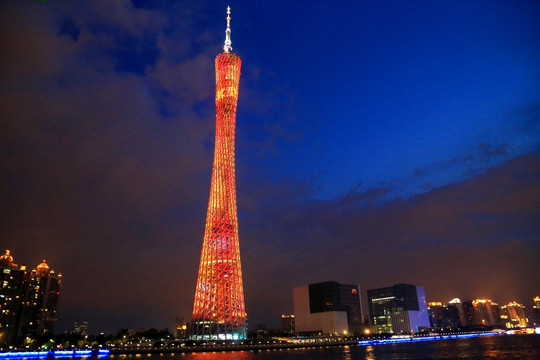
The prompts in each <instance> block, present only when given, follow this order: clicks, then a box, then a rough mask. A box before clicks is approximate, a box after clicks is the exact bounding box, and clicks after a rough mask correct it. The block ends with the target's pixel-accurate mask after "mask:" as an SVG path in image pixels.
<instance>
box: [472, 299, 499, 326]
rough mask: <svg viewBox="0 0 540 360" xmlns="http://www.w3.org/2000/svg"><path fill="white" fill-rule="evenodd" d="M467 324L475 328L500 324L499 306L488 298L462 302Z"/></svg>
mask: <svg viewBox="0 0 540 360" xmlns="http://www.w3.org/2000/svg"><path fill="white" fill-rule="evenodd" d="M463 307H464V310H465V313H466V316H467V324H468V325H469V326H471V327H473V328H474V327H476V328H484V327H487V328H495V327H501V326H502V319H501V308H500V307H499V304H497V303H495V302H493V301H491V300H489V299H476V300H470V301H467V302H465V303H463Z"/></svg>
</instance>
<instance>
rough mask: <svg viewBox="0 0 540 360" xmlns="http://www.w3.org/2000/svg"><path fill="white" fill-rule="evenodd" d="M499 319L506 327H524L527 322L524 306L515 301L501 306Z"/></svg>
mask: <svg viewBox="0 0 540 360" xmlns="http://www.w3.org/2000/svg"><path fill="white" fill-rule="evenodd" d="M501 319H502V324H503V325H504V326H506V328H508V329H512V328H518V327H526V326H527V325H528V323H529V319H527V315H526V311H525V306H524V305H521V304H518V303H517V302H515V301H512V302H509V303H508V304H507V305H503V306H501Z"/></svg>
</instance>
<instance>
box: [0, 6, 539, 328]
mask: <svg viewBox="0 0 540 360" xmlns="http://www.w3.org/2000/svg"><path fill="white" fill-rule="evenodd" d="M227 5H229V4H227V3H223V4H216V3H215V2H210V1H187V2H185V3H183V4H181V5H180V4H176V3H174V2H169V1H154V2H152V3H149V2H144V1H139V0H137V1H119V2H115V3H114V4H109V3H107V2H99V1H98V2H92V3H91V4H85V5H81V6H74V5H73V4H70V3H68V2H61V1H47V2H37V1H26V2H16V3H14V2H5V3H2V5H0V6H1V9H2V10H3V11H1V12H0V30H1V31H0V40H1V42H2V44H3V48H4V49H5V56H2V57H1V58H0V66H2V69H3V71H2V72H1V73H0V92H1V94H2V96H1V97H0V104H1V108H2V109H3V114H2V116H3V120H4V121H3V125H4V126H3V131H2V132H0V144H2V145H1V146H2V152H1V156H2V161H0V163H1V164H2V165H1V166H2V168H1V171H0V192H1V193H0V199H2V203H3V204H4V206H3V209H2V216H0V221H1V222H0V236H1V237H0V246H2V249H10V250H11V251H12V254H13V256H14V257H15V258H16V259H25V261H26V262H27V264H34V263H36V264H37V263H39V262H40V261H41V259H43V258H46V259H47V260H48V261H49V262H50V263H51V264H54V267H55V268H57V269H62V273H63V291H62V296H61V298H60V303H59V308H58V315H59V321H58V327H57V330H59V331H63V330H67V329H70V328H71V326H72V323H73V321H75V320H80V319H81V318H84V319H87V320H88V321H89V327H90V331H91V332H92V331H105V332H110V331H115V330H117V329H118V328H119V327H129V328H140V327H142V326H145V327H156V328H164V327H169V328H172V324H173V323H174V319H175V318H176V317H184V318H189V317H190V314H191V310H192V305H193V289H194V287H195V283H196V276H197V275H196V274H197V264H198V260H199V255H200V235H201V229H202V228H204V219H205V211H206V205H207V204H208V188H207V184H208V183H209V182H210V177H211V172H210V171H209V167H208V164H210V163H211V162H212V155H213V135H214V132H215V129H214V123H215V118H214V115H215V114H214V104H213V103H214V87H215V80H214V79H213V70H214V66H213V64H212V61H213V59H214V58H215V54H216V53H217V52H219V49H221V47H222V42H223V28H222V26H220V25H222V24H223V20H222V18H223V9H224V8H226V6H227ZM230 5H231V8H232V9H233V11H234V14H235V26H234V29H233V31H234V32H233V37H234V42H235V51H236V50H237V54H238V55H239V56H240V57H241V58H242V59H243V61H244V67H243V69H242V70H243V73H242V83H241V84H240V90H239V94H240V95H239V99H238V102H239V107H238V114H237V118H238V129H237V134H236V135H237V144H236V145H237V154H238V157H237V160H236V176H237V185H238V189H241V191H239V192H238V193H237V196H238V221H239V224H240V228H241V231H240V232H241V238H242V245H241V246H242V247H241V252H242V267H243V271H244V274H245V276H244V288H245V289H244V291H245V293H244V295H245V300H246V308H247V309H248V310H249V313H248V317H249V319H250V327H255V326H256V325H258V324H259V323H266V324H267V325H268V326H270V327H277V326H278V324H279V315H280V314H282V313H290V312H291V310H292V307H293V305H292V299H291V295H290V289H292V288H294V287H295V286H300V285H302V284H309V283H316V282H320V281H326V280H329V279H335V280H337V281H340V282H343V283H352V284H359V285H360V291H361V293H362V294H363V299H362V300H363V302H365V290H367V289H374V288H378V287H381V286H386V285H388V284H395V283H401V282H403V283H411V284H419V285H422V286H424V288H425V290H426V297H427V299H428V301H440V300H445V299H446V300H450V299H452V298H454V297H459V298H461V299H478V298H489V299H495V300H496V301H498V302H499V303H501V304H505V303H508V302H510V301H517V302H519V303H521V304H524V305H526V306H530V299H532V298H533V297H534V296H537V295H538V292H539V289H538V288H535V286H537V284H539V283H540V274H538V271H537V270H536V269H537V267H538V266H537V259H538V258H539V255H540V245H539V243H540V235H539V234H540V228H539V227H540V223H539V222H538V219H539V218H540V208H539V205H538V204H540V190H539V186H540V184H539V180H538V179H539V178H540V110H539V109H540V85H539V84H540V81H539V80H540V68H539V67H538V64H539V63H540V49H538V46H537V44H538V43H539V42H540V32H539V31H538V24H537V18H538V14H540V5H539V4H536V3H534V2H527V1H516V2H512V3H507V2H502V1H501V2H498V1H479V2H475V3H474V4H454V3H453V2H440V3H436V4H435V3H432V2H429V1H418V2H415V3H413V4H405V3H402V2H398V1H387V2H369V1H368V2H362V3H357V2H350V3H342V4H329V3H327V2H313V3H312V4H310V6H305V5H300V4H296V3H295V4H277V3H274V2H267V1H263V2H259V3H256V4H244V3H241V2H235V1H231V2H230ZM247 64H249V66H248V65H247ZM365 311H366V309H364V312H365Z"/></svg>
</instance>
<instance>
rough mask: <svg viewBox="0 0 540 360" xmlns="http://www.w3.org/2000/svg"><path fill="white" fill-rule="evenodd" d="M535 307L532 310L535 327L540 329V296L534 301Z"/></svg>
mask: <svg viewBox="0 0 540 360" xmlns="http://www.w3.org/2000/svg"><path fill="white" fill-rule="evenodd" d="M533 301H534V305H533V308H532V322H533V323H534V325H535V326H538V327H540V296H537V297H535V298H534V299H533Z"/></svg>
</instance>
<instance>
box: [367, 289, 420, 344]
mask: <svg viewBox="0 0 540 360" xmlns="http://www.w3.org/2000/svg"><path fill="white" fill-rule="evenodd" d="M367 294H368V306H369V315H370V320H371V324H372V332H373V333H378V334H382V333H388V334H390V333H393V334H404V333H406V334H409V333H417V332H420V331H423V330H425V329H427V328H429V326H430V322H429V314H428V309H427V303H426V294H425V291H424V288H423V287H422V286H416V285H410V284H397V285H393V286H389V287H385V288H379V289H372V290H368V293H367Z"/></svg>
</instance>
